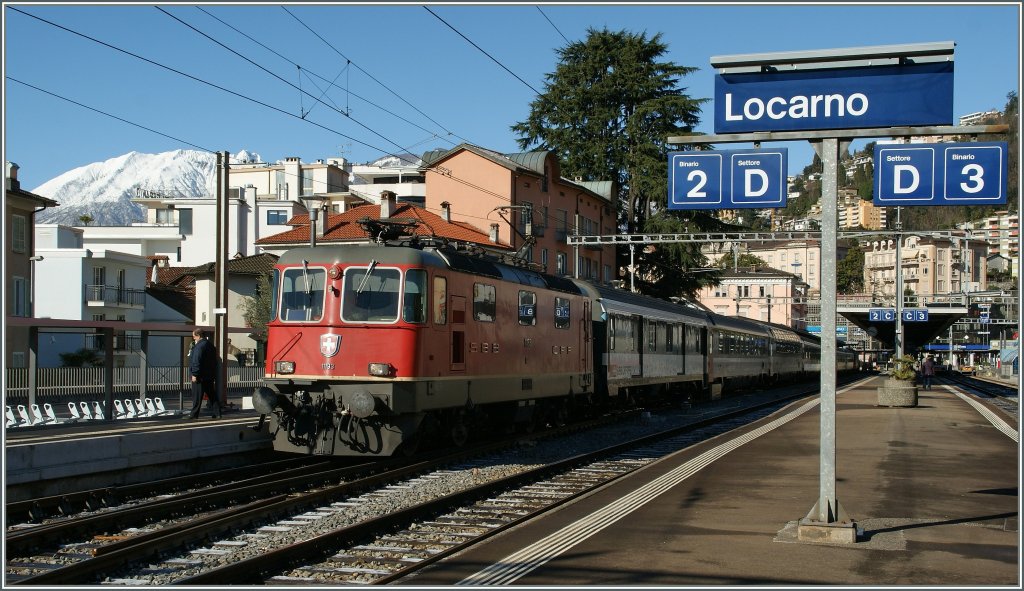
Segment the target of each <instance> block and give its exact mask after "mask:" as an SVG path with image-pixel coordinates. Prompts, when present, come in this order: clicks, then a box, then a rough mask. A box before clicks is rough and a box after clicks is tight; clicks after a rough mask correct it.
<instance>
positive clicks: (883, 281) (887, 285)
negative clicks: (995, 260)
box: [861, 236, 988, 299]
mask: <svg viewBox="0 0 1024 591" xmlns="http://www.w3.org/2000/svg"><path fill="white" fill-rule="evenodd" d="M861 247H862V248H863V249H864V290H865V292H867V293H870V294H872V295H874V296H878V297H881V298H883V299H893V298H895V296H896V294H897V293H898V292H897V287H896V238H882V239H878V240H872V241H867V242H863V243H862V244H861ZM987 255H988V248H987V245H986V243H985V242H984V241H982V240H967V241H965V240H963V239H959V238H933V237H926V236H904V237H903V245H902V248H901V253H900V258H901V267H902V273H903V286H904V291H907V290H909V291H911V292H913V293H914V294H917V295H922V296H931V295H941V294H950V293H953V294H958V293H966V292H974V291H983V290H985V289H987V280H986V279H985V275H986V272H987V261H986V258H987Z"/></svg>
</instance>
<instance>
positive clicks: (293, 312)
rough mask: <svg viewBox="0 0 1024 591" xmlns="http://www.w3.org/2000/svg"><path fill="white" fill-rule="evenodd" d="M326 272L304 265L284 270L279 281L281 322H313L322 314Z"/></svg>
mask: <svg viewBox="0 0 1024 591" xmlns="http://www.w3.org/2000/svg"><path fill="white" fill-rule="evenodd" d="M326 278H327V271H326V270H325V269H323V268H322V267H321V268H312V267H309V266H306V265H303V266H302V267H292V268H290V269H285V271H284V276H283V277H282V279H281V320H284V321H286V322H314V321H318V320H320V318H321V317H322V316H323V313H324V281H325V280H326Z"/></svg>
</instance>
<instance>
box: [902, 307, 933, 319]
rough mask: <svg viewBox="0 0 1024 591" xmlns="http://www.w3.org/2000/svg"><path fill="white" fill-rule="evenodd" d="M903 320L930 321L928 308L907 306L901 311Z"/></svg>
mask: <svg viewBox="0 0 1024 591" xmlns="http://www.w3.org/2000/svg"><path fill="white" fill-rule="evenodd" d="M900 317H901V318H903V322H928V310H926V309H924V308H906V309H904V310H902V311H901V313H900Z"/></svg>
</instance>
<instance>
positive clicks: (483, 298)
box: [473, 283, 498, 322]
mask: <svg viewBox="0 0 1024 591" xmlns="http://www.w3.org/2000/svg"><path fill="white" fill-rule="evenodd" d="M497 308H498V305H497V301H496V300H495V298H494V286H493V285H488V284H486V283H474V284H473V318H475V319H477V320H479V321H480V322H494V315H495V313H496V311H497Z"/></svg>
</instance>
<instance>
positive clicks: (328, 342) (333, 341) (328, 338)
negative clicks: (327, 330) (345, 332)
mask: <svg viewBox="0 0 1024 591" xmlns="http://www.w3.org/2000/svg"><path fill="white" fill-rule="evenodd" d="M340 347H341V335H336V334H322V335H320V353H321V354H322V355H323V356H324V357H334V356H335V355H337V354H338V349H339V348H340Z"/></svg>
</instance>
